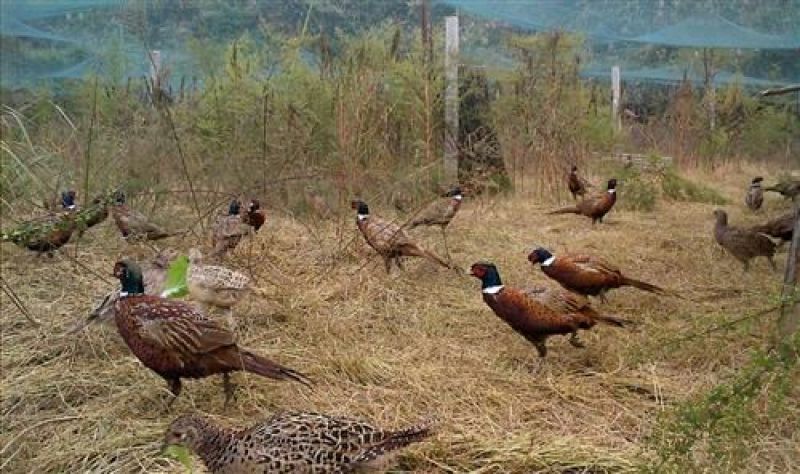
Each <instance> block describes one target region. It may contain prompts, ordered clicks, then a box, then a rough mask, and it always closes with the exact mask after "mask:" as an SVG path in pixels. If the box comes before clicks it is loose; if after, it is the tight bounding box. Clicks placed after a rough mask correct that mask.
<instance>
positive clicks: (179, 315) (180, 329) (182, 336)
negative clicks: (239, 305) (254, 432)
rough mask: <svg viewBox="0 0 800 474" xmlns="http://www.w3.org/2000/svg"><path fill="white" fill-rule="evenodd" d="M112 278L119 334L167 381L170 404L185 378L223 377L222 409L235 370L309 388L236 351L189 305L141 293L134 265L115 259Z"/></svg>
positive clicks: (287, 372) (294, 375) (284, 370)
mask: <svg viewBox="0 0 800 474" xmlns="http://www.w3.org/2000/svg"><path fill="white" fill-rule="evenodd" d="M114 276H116V277H117V278H118V279H119V281H120V283H121V286H122V291H121V292H120V298H119V300H118V301H117V302H116V304H115V306H114V321H115V322H116V325H117V330H118V331H119V334H120V336H122V339H123V340H125V343H126V344H127V345H128V347H129V348H130V349H131V352H133V354H134V355H135V356H136V357H137V358H138V359H139V360H140V361H141V362H142V363H143V364H144V365H145V367H147V368H149V369H150V370H152V371H153V372H155V373H157V374H158V375H160V376H161V377H162V378H163V379H164V380H166V381H167V383H168V384H169V388H170V391H171V392H172V394H173V396H174V397H173V399H172V400H171V401H170V404H172V403H173V402H174V401H175V399H176V398H177V397H178V396H179V395H180V393H181V379H182V378H187V377H188V378H203V377H208V376H210V375H215V374H222V376H223V382H224V390H225V404H226V405H227V404H228V403H229V402H230V400H231V398H232V396H233V391H234V387H233V385H232V384H231V381H230V373H231V372H235V371H246V372H251V373H254V374H256V375H260V376H262V377H268V378H272V379H276V380H294V381H296V382H300V383H302V384H305V385H310V382H309V380H308V379H307V378H306V377H305V376H304V375H303V374H301V373H299V372H297V371H295V370H292V369H290V368H288V367H284V366H282V365H279V364H277V363H275V362H273V361H271V360H269V359H267V358H265V357H263V356H260V355H258V354H255V353H253V352H251V351H249V350H247V349H244V348H240V347H239V346H238V345H237V344H236V341H235V337H234V334H233V333H232V332H231V331H229V330H227V329H225V328H224V327H222V326H220V325H219V324H218V323H217V322H216V321H214V320H213V319H211V318H209V317H208V316H206V315H205V314H203V313H202V312H200V311H198V310H197V309H195V308H194V307H193V306H191V305H189V304H187V303H184V302H182V301H177V300H170V299H165V298H161V297H158V296H150V295H145V294H144V292H145V290H144V281H143V278H142V271H141V268H140V267H139V265H137V264H136V263H134V262H133V261H130V260H121V261H118V262H117V263H116V264H115V265H114Z"/></svg>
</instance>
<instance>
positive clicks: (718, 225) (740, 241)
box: [714, 209, 777, 271]
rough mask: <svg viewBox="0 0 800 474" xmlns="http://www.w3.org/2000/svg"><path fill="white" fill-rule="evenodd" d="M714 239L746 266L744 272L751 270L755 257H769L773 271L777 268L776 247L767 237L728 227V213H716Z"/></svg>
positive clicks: (718, 211)
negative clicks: (774, 258)
mask: <svg viewBox="0 0 800 474" xmlns="http://www.w3.org/2000/svg"><path fill="white" fill-rule="evenodd" d="M714 217H715V219H716V222H715V224H714V239H715V240H716V241H717V243H718V244H719V245H721V246H722V248H724V249H725V250H727V251H728V253H730V254H731V255H733V256H734V257H735V258H736V259H737V260H739V261H740V262H742V265H744V271H747V270H749V269H750V260H751V259H753V258H755V257H767V260H768V261H769V264H770V266H772V269H773V270H777V267H776V266H775V260H773V257H774V256H775V249H776V245H775V242H773V241H772V240H770V239H769V237H767V236H766V235H764V234H762V233H759V232H754V231H752V230H750V229H742V228H739V227H733V226H730V225H728V213H726V212H725V211H723V210H722V209H717V210H715V211H714Z"/></svg>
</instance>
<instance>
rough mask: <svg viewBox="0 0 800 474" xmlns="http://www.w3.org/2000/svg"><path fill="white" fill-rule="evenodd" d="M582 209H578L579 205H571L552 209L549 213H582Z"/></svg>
mask: <svg viewBox="0 0 800 474" xmlns="http://www.w3.org/2000/svg"><path fill="white" fill-rule="evenodd" d="M580 213H581V211H580V209H578V207H577V206H570V207H562V208H561V209H556V210H555V211H550V212H548V214H580Z"/></svg>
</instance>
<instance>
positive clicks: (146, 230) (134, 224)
mask: <svg viewBox="0 0 800 474" xmlns="http://www.w3.org/2000/svg"><path fill="white" fill-rule="evenodd" d="M126 199H127V198H126V196H125V193H123V192H122V191H119V192H117V193H116V196H115V199H114V205H113V206H111V215H112V216H113V217H114V222H115V223H116V224H117V228H118V229H119V231H120V232H121V233H122V237H123V238H124V239H126V240H131V239H145V240H160V239H164V238H166V237H172V236H174V235H177V234H178V233H177V232H167V231H165V230H164V229H162V228H161V227H159V226H157V225H155V224H153V223H152V222H150V221H149V220H148V219H147V217H145V216H144V214H142V213H140V212H138V211H136V210H134V209H131V208H129V207H128V206H127V204H125V201H126Z"/></svg>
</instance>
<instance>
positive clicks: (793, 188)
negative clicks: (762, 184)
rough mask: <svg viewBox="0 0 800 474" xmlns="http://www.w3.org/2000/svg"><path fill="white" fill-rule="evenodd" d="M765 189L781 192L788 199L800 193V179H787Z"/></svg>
mask: <svg viewBox="0 0 800 474" xmlns="http://www.w3.org/2000/svg"><path fill="white" fill-rule="evenodd" d="M764 191H772V192H775V193H780V194H781V195H783V197H785V198H786V199H794V198H795V196H797V195H798V194H800V180H797V179H786V180H783V181H781V182H779V183H778V184H776V185H774V186H770V187H768V188H764Z"/></svg>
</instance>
